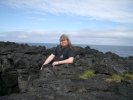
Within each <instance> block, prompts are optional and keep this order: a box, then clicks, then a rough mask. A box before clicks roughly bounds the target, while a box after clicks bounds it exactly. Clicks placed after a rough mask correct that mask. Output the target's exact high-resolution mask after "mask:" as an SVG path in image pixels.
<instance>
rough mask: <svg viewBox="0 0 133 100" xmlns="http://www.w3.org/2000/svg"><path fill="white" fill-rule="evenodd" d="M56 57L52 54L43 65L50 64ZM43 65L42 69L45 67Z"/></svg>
mask: <svg viewBox="0 0 133 100" xmlns="http://www.w3.org/2000/svg"><path fill="white" fill-rule="evenodd" d="M54 57H55V55H53V54H51V55H50V56H49V57H48V58H47V59H46V60H45V62H44V63H43V65H46V64H49V63H50V62H51V61H52V60H53V59H54ZM43 65H42V67H41V69H40V70H42V69H43Z"/></svg>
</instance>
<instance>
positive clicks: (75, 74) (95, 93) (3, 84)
mask: <svg viewBox="0 0 133 100" xmlns="http://www.w3.org/2000/svg"><path fill="white" fill-rule="evenodd" d="M53 50H54V48H51V49H46V47H45V46H29V45H27V44H16V43H13V42H0V100H133V57H126V58H123V57H119V56H118V55H116V54H114V53H112V52H107V53H103V52H100V51H98V50H95V49H91V48H90V47H89V46H87V47H85V48H82V47H78V46H77V47H75V51H76V57H75V60H74V64H69V65H68V64H65V65H60V66H54V67H53V68H52V67H50V66H48V67H46V68H44V69H43V70H42V71H40V67H41V65H42V64H43V62H44V60H45V59H46V57H47V56H48V55H49V54H50V53H51V52H52V51H53Z"/></svg>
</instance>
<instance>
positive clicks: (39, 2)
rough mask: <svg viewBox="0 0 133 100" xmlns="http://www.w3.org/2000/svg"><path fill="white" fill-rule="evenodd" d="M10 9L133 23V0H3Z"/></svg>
mask: <svg viewBox="0 0 133 100" xmlns="http://www.w3.org/2000/svg"><path fill="white" fill-rule="evenodd" d="M5 3H7V4H8V5H10V6H12V7H17V8H22V9H24V8H26V9H27V8H28V9H29V10H35V11H42V12H44V13H52V14H66V15H77V16H85V17H88V18H91V19H96V20H109V21H114V22H128V23H133V8H132V6H133V0H28V1H27V0H5Z"/></svg>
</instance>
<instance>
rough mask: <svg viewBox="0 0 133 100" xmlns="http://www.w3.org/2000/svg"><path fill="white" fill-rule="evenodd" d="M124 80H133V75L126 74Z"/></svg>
mask: <svg viewBox="0 0 133 100" xmlns="http://www.w3.org/2000/svg"><path fill="white" fill-rule="evenodd" d="M124 78H125V79H128V80H133V73H125V74H124Z"/></svg>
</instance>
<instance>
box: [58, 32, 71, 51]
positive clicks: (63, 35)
mask: <svg viewBox="0 0 133 100" xmlns="http://www.w3.org/2000/svg"><path fill="white" fill-rule="evenodd" d="M62 39H66V40H67V41H68V47H70V48H71V49H73V46H72V44H71V41H70V39H69V37H68V36H67V35H66V34H62V35H61V36H60V40H62ZM60 48H61V45H60Z"/></svg>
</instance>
